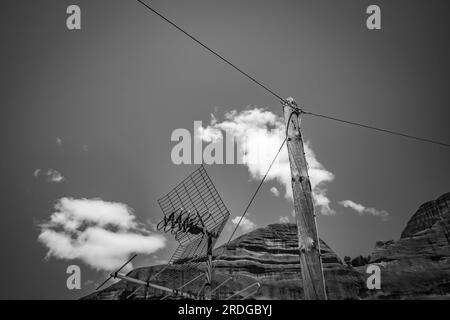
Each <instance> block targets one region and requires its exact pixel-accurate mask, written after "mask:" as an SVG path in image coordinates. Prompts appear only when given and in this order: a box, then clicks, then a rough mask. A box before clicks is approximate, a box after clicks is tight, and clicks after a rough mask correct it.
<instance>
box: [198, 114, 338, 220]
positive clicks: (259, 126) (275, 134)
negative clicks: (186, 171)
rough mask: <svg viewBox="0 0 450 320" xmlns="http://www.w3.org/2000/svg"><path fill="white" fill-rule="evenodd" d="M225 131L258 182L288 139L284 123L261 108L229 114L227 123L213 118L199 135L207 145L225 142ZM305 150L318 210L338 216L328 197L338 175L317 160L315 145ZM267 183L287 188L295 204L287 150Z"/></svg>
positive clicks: (287, 194)
mask: <svg viewBox="0 0 450 320" xmlns="http://www.w3.org/2000/svg"><path fill="white" fill-rule="evenodd" d="M223 131H224V132H226V133H227V134H228V135H231V136H234V137H235V139H236V140H237V141H238V143H237V145H238V153H239V155H240V157H241V158H240V159H239V160H241V163H243V164H244V165H246V166H247V168H248V171H249V173H250V176H251V177H252V178H253V179H257V180H259V179H261V178H262V177H263V176H264V174H265V172H266V171H267V168H268V167H269V165H270V163H271V161H272V159H273V157H274V156H275V154H276V153H277V151H278V149H279V147H280V145H281V143H282V142H283V140H284V138H285V125H284V120H283V119H282V118H281V117H279V116H277V115H276V114H274V113H272V112H270V111H266V110H264V109H260V108H253V109H248V110H244V111H242V112H237V111H236V110H233V111H231V112H227V113H225V119H224V120H223V121H218V120H217V118H216V117H215V116H214V115H212V116H211V122H210V124H209V125H208V126H207V127H206V128H200V129H199V132H198V134H199V136H200V137H201V138H202V139H203V140H204V141H206V142H211V141H215V140H217V139H221V138H223V135H222V132H223ZM219 133H220V135H219ZM304 146H305V155H306V160H307V162H308V166H309V170H308V173H309V177H310V181H311V188H312V192H313V200H314V204H315V206H316V209H317V210H318V211H319V212H321V213H322V214H324V215H332V214H335V211H334V210H333V209H331V207H330V200H329V199H328V197H327V184H328V183H329V182H331V181H333V180H334V174H333V173H331V172H330V171H328V170H327V169H325V167H324V166H323V165H322V164H321V163H320V162H319V161H318V160H317V157H316V154H315V153H314V151H313V150H312V147H311V143H309V142H306V143H305V144H304ZM266 179H267V180H275V181H276V182H278V183H279V184H280V185H281V186H283V187H284V190H285V194H284V196H285V198H287V199H289V200H292V187H291V170H290V166H289V157H288V153H287V148H286V147H284V148H283V150H282V152H281V153H280V155H279V156H278V158H277V160H276V161H275V163H274V165H273V167H272V169H271V170H270V172H269V174H268V176H267V178H266Z"/></svg>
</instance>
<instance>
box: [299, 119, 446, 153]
mask: <svg viewBox="0 0 450 320" xmlns="http://www.w3.org/2000/svg"><path fill="white" fill-rule="evenodd" d="M301 112H302V113H304V114H307V115H311V116H315V117H319V118H325V119H328V120H333V121H338V122H342V123H346V124H351V125H353V126H359V127H363V128H366V129H371V130H375V131H379V132H383V133H387V134H392V135H396V136H401V137H404V138H409V139H414V140H418V141H422V142H428V143H433V144H437V145H440V146H444V147H450V144H448V143H445V142H440V141H436V140H431V139H426V138H421V137H417V136H413V135H410V134H405V133H401V132H396V131H392V130H386V129H381V128H377V127H373V126H369V125H366V124H362V123H358V122H353V121H348V120H343V119H338V118H335V117H330V116H326V115H323V114H318V113H313V112H309V111H301Z"/></svg>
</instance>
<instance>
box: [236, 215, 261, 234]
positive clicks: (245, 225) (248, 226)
mask: <svg viewBox="0 0 450 320" xmlns="http://www.w3.org/2000/svg"><path fill="white" fill-rule="evenodd" d="M239 220H241V216H237V217H235V218H233V220H231V222H232V223H233V224H236V225H237V224H238V223H239ZM239 227H240V228H241V229H242V231H243V232H249V231H251V230H253V229H255V228H256V224H255V223H254V222H253V221H251V220H249V219H247V218H246V217H244V218H242V221H241V223H240V224H239Z"/></svg>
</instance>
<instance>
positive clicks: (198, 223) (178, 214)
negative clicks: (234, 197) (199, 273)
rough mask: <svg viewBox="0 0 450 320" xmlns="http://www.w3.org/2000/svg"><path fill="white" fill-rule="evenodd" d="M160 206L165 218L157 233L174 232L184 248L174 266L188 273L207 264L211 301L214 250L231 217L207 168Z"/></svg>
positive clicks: (207, 293)
mask: <svg viewBox="0 0 450 320" xmlns="http://www.w3.org/2000/svg"><path fill="white" fill-rule="evenodd" d="M158 204H159V206H160V207H161V210H162V212H163V213H164V217H163V219H162V220H161V221H160V222H159V223H158V225H157V229H158V230H160V231H164V232H167V233H169V232H170V233H171V234H172V235H174V237H175V239H176V240H177V241H178V242H179V244H180V245H179V246H178V248H177V249H176V250H175V253H174V254H173V256H172V258H171V259H170V262H171V263H172V264H183V265H184V269H189V268H192V267H195V266H196V265H198V264H200V263H202V262H206V271H205V276H206V282H205V285H204V288H205V298H206V299H211V293H212V291H211V278H212V250H213V248H214V245H215V244H216V242H217V239H218V238H219V236H220V234H221V232H222V230H223V228H224V227H225V224H226V222H227V220H228V217H229V216H230V213H229V211H228V209H227V208H226V206H225V204H224V203H223V201H222V199H221V197H220V195H219V193H218V192H217V189H216V187H215V186H214V184H213V183H212V181H211V178H210V177H209V175H208V173H207V172H206V170H205V168H204V166H203V165H201V166H200V167H199V168H198V169H196V170H195V171H194V172H193V173H191V174H190V175H189V176H188V177H187V178H186V179H184V180H183V181H181V183H179V184H178V185H177V186H176V187H175V188H173V189H172V190H171V191H170V192H169V193H168V194H166V195H165V196H164V197H162V198H161V199H159V200H158ZM170 262H169V263H170ZM202 289H203V288H202ZM200 292H201V291H200ZM200 292H199V293H200Z"/></svg>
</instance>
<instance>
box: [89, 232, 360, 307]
mask: <svg viewBox="0 0 450 320" xmlns="http://www.w3.org/2000/svg"><path fill="white" fill-rule="evenodd" d="M297 248H298V241H297V227H296V225H294V224H273V225H269V226H267V227H265V228H260V229H257V230H254V231H252V232H250V233H247V234H245V235H242V236H240V237H239V238H237V239H235V240H234V241H232V242H231V243H230V244H229V246H228V249H225V248H223V247H219V248H217V249H216V250H215V252H214V256H215V261H216V262H215V265H216V270H215V273H214V281H213V288H214V287H216V286H217V285H218V284H220V283H221V282H222V281H224V280H226V279H227V278H229V277H232V280H230V281H229V282H227V283H226V284H225V285H224V286H223V287H221V288H220V289H219V290H218V291H217V292H216V294H215V298H225V297H228V296H230V295H231V294H232V293H234V292H237V291H239V290H241V289H243V288H245V287H246V286H248V285H250V284H252V283H255V282H259V283H260V284H261V288H260V290H259V291H258V293H257V295H256V296H255V297H254V298H256V299H301V298H302V296H303V292H302V290H301V282H302V281H301V274H300V272H301V270H300V265H299V258H298V249H297ZM321 251H322V255H323V264H324V274H325V279H326V284H327V292H328V297H329V298H330V299H354V298H357V297H358V295H361V294H362V292H364V291H365V289H364V288H365V281H364V278H363V277H362V275H361V274H360V273H358V272H357V271H356V270H355V269H353V268H352V267H348V266H346V265H344V264H343V263H342V262H341V260H340V259H339V258H338V256H337V255H336V254H335V253H334V252H333V251H332V250H331V249H330V247H328V245H327V244H325V243H324V242H323V241H322V242H321ZM219 253H220V254H219ZM161 268H162V266H153V267H145V268H139V269H136V270H134V271H132V272H131V273H130V276H131V277H136V278H139V279H144V280H145V279H147V277H148V275H149V274H150V275H152V274H154V273H155V272H158V271H159V270H160V269H161ZM182 268H183V266H181V265H173V266H171V267H170V268H168V269H166V270H165V271H164V272H162V273H161V274H160V275H159V276H158V277H157V278H156V279H155V280H154V281H153V282H154V283H156V284H161V285H164V286H167V287H171V288H176V287H179V286H181V285H182V284H183V283H185V282H187V281H189V280H190V279H193V278H194V277H195V276H196V275H198V274H199V272H201V270H189V271H181V269H182ZM200 268H201V266H200ZM201 285H202V281H197V282H195V283H193V284H192V285H189V286H188V287H187V288H186V291H187V292H190V293H197V292H198V290H200V287H201ZM134 289H135V286H134V285H130V284H126V283H124V282H122V281H121V282H118V283H116V284H114V285H112V286H111V287H109V288H107V289H105V290H103V291H101V292H99V293H94V294H92V295H90V296H88V297H86V298H88V299H124V298H126V297H129V298H134V299H142V298H143V297H144V290H138V291H137V292H136V293H135V294H133V295H131V296H130V294H131V293H132V292H133V291H134ZM163 296H164V294H163V293H162V292H159V291H158V290H153V289H149V291H148V296H147V297H148V298H151V299H160V298H161V297H163Z"/></svg>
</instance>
